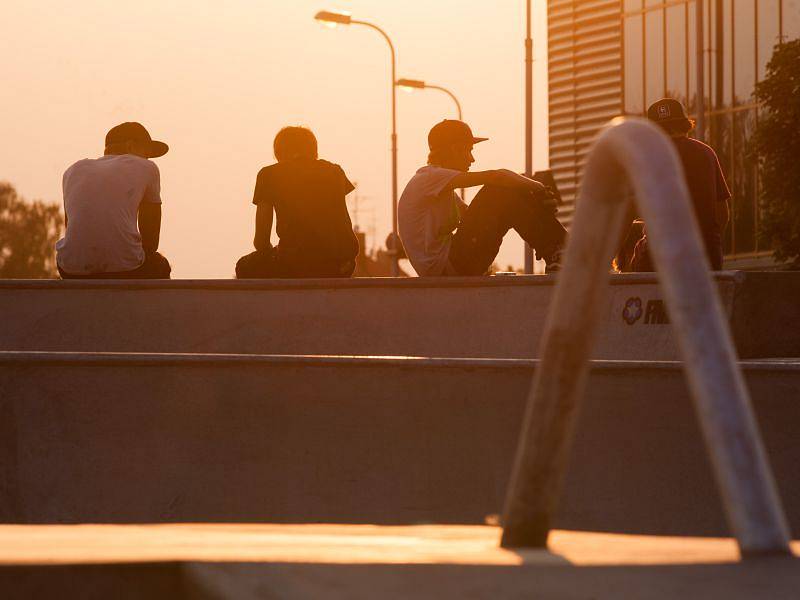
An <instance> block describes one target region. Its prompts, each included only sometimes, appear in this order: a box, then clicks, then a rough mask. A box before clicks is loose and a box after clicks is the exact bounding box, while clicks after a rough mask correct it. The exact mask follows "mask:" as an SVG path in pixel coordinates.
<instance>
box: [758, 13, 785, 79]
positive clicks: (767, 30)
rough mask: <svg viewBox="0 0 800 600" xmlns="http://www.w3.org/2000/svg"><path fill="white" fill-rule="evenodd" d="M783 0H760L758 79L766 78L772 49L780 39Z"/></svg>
mask: <svg viewBox="0 0 800 600" xmlns="http://www.w3.org/2000/svg"><path fill="white" fill-rule="evenodd" d="M780 3H781V0H758V65H757V66H758V71H757V73H756V75H757V77H758V80H759V81H761V80H762V79H764V76H765V75H766V73H767V63H768V62H769V59H770V58H771V57H772V50H773V49H774V48H775V44H777V43H778V41H779V40H780V10H779V8H780Z"/></svg>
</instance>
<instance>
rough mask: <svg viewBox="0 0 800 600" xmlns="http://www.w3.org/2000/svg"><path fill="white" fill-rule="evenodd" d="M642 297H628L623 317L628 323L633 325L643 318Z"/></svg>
mask: <svg viewBox="0 0 800 600" xmlns="http://www.w3.org/2000/svg"><path fill="white" fill-rule="evenodd" d="M642 312H643V311H642V299H641V298H637V297H633V298H628V301H627V302H626V303H625V308H623V309H622V318H623V319H624V320H625V322H626V323H627V324H628V325H633V324H634V323H636V321H638V320H639V319H641V318H642Z"/></svg>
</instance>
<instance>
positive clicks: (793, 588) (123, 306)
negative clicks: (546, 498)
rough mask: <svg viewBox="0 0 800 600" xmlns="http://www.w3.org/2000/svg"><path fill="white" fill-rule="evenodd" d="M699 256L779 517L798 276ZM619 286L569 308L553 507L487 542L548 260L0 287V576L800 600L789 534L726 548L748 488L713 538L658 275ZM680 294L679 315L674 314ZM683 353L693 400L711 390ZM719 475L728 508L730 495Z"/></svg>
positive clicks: (705, 483)
mask: <svg viewBox="0 0 800 600" xmlns="http://www.w3.org/2000/svg"><path fill="white" fill-rule="evenodd" d="M662 137H663V136H662ZM673 158H674V157H673ZM674 162H675V161H674V160H673V163H674ZM673 173H677V170H676V169H674V168H673ZM681 186H683V184H682V183H681ZM679 191H681V190H679ZM679 195H682V197H684V201H683V202H684V204H685V195H686V192H685V186H683V187H682V191H681V194H679ZM682 210H683V211H684V212H686V208H685V207H684V208H683V209H682ZM579 212H580V211H579ZM584 212H585V211H584ZM682 218H684V221H685V215H684V217H682ZM612 229H613V228H612ZM612 237H613V236H612ZM692 237H693V238H695V237H696V235H695V234H692ZM692 244H693V245H694V246H695V247H696V248H694V249H693V252H694V254H698V252H699V244H698V243H697V241H696V240H695V239H692V240H691V244H689V246H692ZM665 247H666V246H665ZM572 248H574V246H571V250H572ZM690 250H692V248H690ZM659 252H661V251H660V250H658V248H657V252H656V253H657V254H658V253H659ZM689 255H690V256H691V253H689ZM656 258H657V259H658V260H657V262H659V261H661V259H660V258H659V257H658V256H657V257H656ZM571 261H572V259H571V258H570V254H569V253H568V259H567V269H568V271H567V273H569V265H570V262H571ZM693 268H694V267H689V269H688V271H687V273H688V272H689V271H691V269H693ZM598 273H599V271H598ZM562 275H565V274H564V273H562ZM701 275H702V278H703V281H702V283H703V287H704V288H707V289H706V290H705V292H704V295H705V298H706V299H714V296H713V295H712V293H713V292H712V291H711V290H712V288H711V287H710V286H711V282H710V280H709V279H708V276H707V274H701ZM715 278H716V281H715V284H716V286H717V288H718V290H719V291H720V294H721V297H722V303H721V306H719V305H718V304H717V303H716V300H714V301H713V304H714V307H713V308H714V311H713V312H714V314H713V315H712V316H713V321H714V324H715V327H716V328H717V333H719V332H720V331H725V332H726V333H725V336H726V340H727V329H728V327H730V329H731V331H732V336H730V337H731V338H732V341H733V342H735V344H736V346H737V349H738V353H739V357H740V358H746V359H748V360H744V361H740V362H739V363H738V364H735V363H734V361H733V352H732V350H731V345H730V342H727V341H726V343H727V344H728V345H727V358H728V360H727V365H728V367H730V372H731V373H733V374H734V375H735V376H736V378H737V383H741V385H740V386H739V391H740V392H741V394H739V395H738V396H736V394H731V395H730V398H731V399H734V396H736V398H738V399H745V398H746V394H749V397H750V398H752V400H753V405H754V409H755V410H754V414H755V417H756V418H757V419H758V425H759V429H760V431H761V435H763V439H764V443H765V448H766V452H765V454H764V455H763V456H761V457H759V458H760V459H762V458H763V460H761V463H762V466H763V471H768V470H769V469H768V467H767V460H768V461H769V462H770V463H771V466H772V469H773V470H774V472H775V473H776V475H777V477H776V479H777V484H778V489H779V492H780V495H781V496H782V497H783V501H784V506H785V509H786V513H787V516H788V527H790V528H791V531H792V532H794V534H795V537H797V532H798V528H799V527H800V493H799V492H798V490H799V489H800V488H798V482H797V478H796V477H795V471H796V465H797V464H798V458H800V443H798V436H797V435H796V430H797V425H798V424H800V412H799V408H798V402H797V391H798V387H799V386H800V361H798V360H796V359H794V358H792V357H800V352H798V342H799V341H800V336H798V335H797V333H796V327H795V324H796V323H797V314H796V313H797V311H798V308H797V307H798V305H800V302H798V301H797V300H798V298H800V295H799V294H796V293H795V291H796V289H797V279H796V278H795V277H793V276H792V275H789V276H786V275H785V274H770V275H768V276H767V275H762V274H759V275H758V276H755V278H751V276H750V275H742V274H736V273H728V274H718V275H716V276H715ZM755 280H758V281H759V285H755V286H748V281H750V283H753V281H755ZM564 281H569V279H565V280H564ZM686 281H688V276H687V279H686ZM686 281H684V284H685V283H686ZM612 282H613V283H612V286H611V290H612V293H611V295H610V296H611V298H609V299H608V300H607V301H606V300H603V301H602V305H601V303H600V297H599V296H598V297H597V298H596V300H597V302H598V304H595V305H592V306H590V307H588V310H590V311H591V312H592V315H593V316H594V317H596V323H597V325H598V339H599V344H598V346H597V349H596V350H595V352H594V354H593V358H594V359H595V360H593V361H592V362H591V364H587V363H586V362H585V361H586V359H587V358H588V353H586V354H587V355H586V356H581V357H580V360H581V361H582V362H581V364H582V365H587V368H586V369H584V370H583V371H582V372H583V373H584V374H585V375H586V377H587V378H588V382H587V385H586V390H587V391H586V397H585V398H583V402H582V404H583V411H582V413H581V414H580V416H579V418H578V419H577V420H576V423H575V430H576V431H575V436H574V441H573V443H572V445H573V446H574V448H573V451H572V453H571V457H570V461H569V463H568V465H566V469H565V485H564V486H563V488H562V487H560V486H550V487H548V493H552V490H558V491H559V492H560V494H559V497H558V498H554V502H553V507H554V508H557V510H555V512H554V514H553V515H552V518H553V523H552V524H553V525H555V527H558V528H560V530H559V531H555V532H554V533H553V535H552V539H551V545H550V546H549V548H548V549H540V550H527V549H524V548H522V549H520V548H515V549H513V550H509V549H501V548H499V547H498V543H497V542H498V541H499V531H498V529H497V528H496V527H491V526H487V525H476V524H480V523H492V522H493V521H496V514H497V512H499V510H500V506H501V503H502V500H503V496H504V491H505V489H506V487H507V484H508V479H509V471H510V468H511V461H510V455H511V453H512V452H513V449H514V448H515V446H516V445H517V439H518V437H519V432H520V423H521V422H522V421H523V418H522V415H523V406H524V405H525V404H526V398H527V396H528V392H529V389H530V383H531V379H532V378H533V377H535V378H536V379H535V381H537V382H541V381H542V380H543V377H544V376H546V375H547V372H546V371H544V370H543V365H545V366H546V365H548V364H552V362H551V358H552V357H551V356H550V355H549V354H548V351H547V347H545V351H544V352H543V355H542V357H539V356H537V354H536V348H537V347H538V343H537V342H538V339H539V337H541V335H542V331H545V330H546V329H547V327H546V326H545V323H544V318H543V315H544V314H545V309H546V307H547V304H548V301H549V300H550V298H551V297H552V296H553V293H552V292H553V289H552V285H553V280H552V279H551V278H522V277H521V278H519V279H516V278H515V280H513V281H511V280H508V279H506V280H502V281H501V280H493V279H473V280H470V279H449V280H439V281H437V280H427V281H422V282H416V281H415V282H396V281H392V282H381V281H377V282H375V281H371V282H315V281H305V282H292V283H287V282H269V283H264V284H253V283H249V282H224V283H223V282H146V283H145V282H91V283H87V282H80V283H70V284H69V285H66V284H63V285H62V284H61V283H55V282H40V283H37V282H5V283H3V284H0V306H2V307H3V308H4V309H6V311H5V314H6V315H9V316H10V317H11V318H9V319H8V320H7V323H8V325H9V326H7V327H6V328H5V329H4V330H3V333H2V336H1V337H0V427H1V428H2V436H0V453H2V458H3V460H2V461H0V469H2V471H0V481H2V482H3V484H4V485H3V486H2V488H0V514H2V516H3V521H4V522H5V523H6V525H3V526H0V565H1V566H0V583H2V584H3V588H4V591H5V592H6V596H8V597H15V598H16V597H20V598H21V597H26V598H27V597H37V596H38V597H52V596H54V595H59V594H62V595H63V593H67V594H70V595H73V596H81V597H108V596H110V595H113V596H114V597H117V598H123V597H142V596H143V595H145V596H147V597H150V598H162V597H163V598H172V597H184V598H221V597H236V598H261V597H287V598H288V597H297V598H299V597H318V596H321V595H324V596H327V597H342V598H344V597H347V598H352V597H365V598H366V597H370V598H372V597H408V596H414V597H437V598H440V597H470V596H471V597H520V598H529V597H535V596H537V595H538V596H539V597H543V598H589V597H591V598H619V597H647V598H675V597H681V598H695V597H696V598H706V599H708V598H756V597H769V598H792V597H796V594H797V589H798V583H800V575H799V573H800V570H799V569H798V568H797V566H798V560H797V558H796V557H795V556H794V555H792V554H791V552H792V551H794V552H797V551H798V548H797V544H793V546H792V548H791V550H790V547H789V544H788V542H787V541H786V537H788V535H789V533H788V531H781V532H779V533H780V535H781V536H783V539H782V540H778V545H780V544H781V543H782V544H783V546H782V547H780V548H779V549H780V550H783V551H785V552H786V555H785V556H780V557H772V558H770V559H763V558H762V559H752V558H751V559H749V560H747V561H744V562H736V560H737V558H739V552H742V553H746V552H747V551H748V544H750V543H751V542H750V541H748V536H749V535H750V534H751V533H752V532H755V533H756V537H757V534H758V529H757V527H756V528H753V527H751V526H752V525H754V524H756V525H757V524H758V523H759V517H764V520H763V522H764V523H767V522H768V521H769V519H768V518H766V517H770V516H774V515H767V514H766V513H767V512H769V511H766V510H765V511H764V514H762V515H757V514H755V515H754V514H751V515H749V516H747V518H745V519H743V520H741V519H738V518H737V517H736V515H734V516H733V517H731V511H730V510H729V517H731V518H730V522H731V523H732V525H733V529H734V532H733V533H735V534H736V537H737V540H738V543H739V550H738V551H737V547H736V545H734V544H733V541H732V540H730V539H720V537H719V536H727V535H730V532H729V529H728V527H729V525H728V523H727V522H726V520H725V519H724V518H723V511H722V510H721V502H720V498H719V496H718V495H717V488H716V486H714V485H713V484H712V481H711V479H712V477H711V474H712V469H710V468H709V461H708V459H707V457H706V452H705V451H704V450H703V448H702V444H701V440H700V434H699V430H698V428H697V423H696V418H695V416H694V413H693V411H692V410H691V404H690V395H689V393H688V389H687V385H686V379H685V377H684V368H683V367H684V365H682V364H681V363H680V362H678V361H676V360H675V359H676V348H677V346H678V344H676V343H675V342H676V340H675V339H673V338H674V336H673V335H671V327H669V318H668V311H667V310H665V308H664V301H663V299H662V297H663V295H662V293H661V290H660V289H659V286H658V281H657V280H656V279H655V278H653V277H650V278H649V279H648V276H645V277H627V278H626V277H624V276H622V277H615V278H612ZM665 283H666V285H667V289H666V291H667V292H669V297H670V302H671V303H672V304H671V306H673V307H674V306H677V302H678V300H676V291H679V290H680V286H678V285H676V281H675V280H674V279H673V280H670V279H669V278H668V279H667V280H666V281H665ZM626 288H627V289H626ZM776 290H779V291H778V292H776ZM559 291H560V290H559ZM689 292H691V290H689ZM556 297H558V292H557V294H556ZM764 301H766V302H767V303H768V305H769V306H770V307H771V308H772V309H773V311H772V312H765V311H764V310H763V309H764V306H765V302H764ZM532 307H533V308H534V310H532ZM554 308H555V309H556V310H554V311H553V312H554V313H555V314H556V315H557V314H558V308H559V305H558V301H556V305H555V307H554ZM688 308H689V310H686V309H687V307H686V306H681V307H680V310H679V311H678V312H675V314H674V316H675V317H676V319H677V325H678V328H679V329H680V330H681V331H683V333H684V334H687V331H686V326H687V324H689V323H691V322H692V320H693V318H694V317H693V316H692V315H691V310H690V308H691V307H688ZM537 309H538V310H537ZM453 315H457V317H456V318H454V317H453ZM463 315H469V319H470V327H468V328H467V327H464V326H463V320H464V317H463ZM561 317H562V318H563V315H561ZM551 322H552V321H551ZM787 323H788V325H789V326H787ZM637 325H638V327H637ZM548 326H549V325H548ZM309 332H311V333H309ZM721 337H722V335H721V334H720V335H719V336H716V338H717V339H721ZM298 345H299V346H298ZM700 346H701V345H697V348H695V349H696V350H699V349H700ZM681 347H682V349H683V350H684V352H686V350H687V348H688V347H689V346H687V344H686V343H681ZM359 355H360V356H359ZM687 356H692V354H691V352H690V353H688V354H687ZM694 356H696V357H697V358H698V359H702V358H703V357H702V356H701V355H700V354H695V355H694ZM537 370H538V372H537ZM740 370H741V372H742V373H743V375H744V379H743V380H741V381H740V380H739V379H738V377H739V372H740ZM690 375H691V377H690V378H689V382H690V384H691V387H692V390H693V392H694V397H695V398H694V399H695V400H696V401H706V400H711V401H712V402H713V401H715V400H717V399H715V398H713V397H709V396H708V394H705V396H704V394H703V392H702V389H700V388H701V387H702V386H700V387H698V381H700V379H698V375H697V373H690ZM745 384H746V386H747V388H748V390H747V391H745V390H744V386H745ZM704 397H705V399H704ZM726 397H727V396H726ZM746 403H747V405H748V406H749V401H747V402H746ZM743 405H744V404H743V403H740V406H743ZM530 406H534V404H531V405H530ZM555 408H556V409H558V408H559V407H558V405H556V406H555ZM570 410H571V409H570ZM715 411H716V412H717V413H719V407H716V408H715ZM702 413H703V410H701V414H700V416H701V419H700V421H701V423H702V424H703V426H704V431H705V432H706V436H707V437H709V436H708V431H709V428H708V425H709V415H708V414H702ZM710 416H712V417H713V415H710ZM745 416H747V419H749V423H750V424H751V425H752V417H750V416H749V414H748V415H745ZM537 418H538V415H537V414H533V413H531V412H530V411H527V413H526V417H525V423H526V427H529V426H530V425H531V423H533V425H534V426H536V425H537V422H536V419H537ZM745 433H747V435H743V437H742V438H741V439H738V441H739V442H741V443H739V444H738V445H739V447H741V448H752V447H753V446H752V444H750V442H752V441H753V440H754V439H755V437H756V436H757V434H756V433H755V428H754V427H751V431H750V432H749V433H748V432H745ZM711 437H712V438H713V436H711ZM523 439H524V438H523ZM728 442H730V440H726V441H725V443H726V444H727V443H728ZM759 443H760V442H759ZM709 446H710V447H711V449H712V455H713V457H714V471H715V472H716V474H719V473H720V472H721V471H724V470H725V468H726V465H725V464H724V462H725V456H724V453H720V452H716V450H717V448H715V443H714V440H713V439H712V440H710V443H709ZM730 446H731V447H733V446H735V444H730ZM522 447H523V448H524V446H522ZM541 447H542V446H541V445H540V448H541ZM534 450H536V449H535V448H534ZM747 454H748V452H744V453H740V455H741V456H746V455H747ZM750 454H751V455H752V453H750ZM522 455H523V454H519V455H518V456H522ZM523 462H524V461H523ZM518 464H521V463H520V461H518ZM732 464H735V461H734V463H732ZM545 466H546V465H545ZM553 469H554V470H556V469H560V465H558V466H553ZM734 471H735V469H734ZM751 473H752V472H751ZM517 475H519V471H517ZM736 476H737V474H736V473H735V472H734V473H733V479H735V478H736ZM721 479H722V485H721V488H722V490H723V494H724V496H725V500H726V506H727V507H728V508H730V506H731V500H733V501H734V503H736V501H743V500H744V498H743V496H746V495H747V494H742V495H740V497H739V498H736V495H737V493H738V492H737V491H736V490H734V493H732V492H731V490H732V489H733V488H731V486H727V485H726V483H725V477H723V478H721ZM734 487H735V486H734ZM761 487H762V489H763V486H761ZM758 488H759V486H758V485H753V486H752V489H753V490H755V491H758ZM740 491H741V488H740ZM755 496H758V494H752V495H750V497H748V498H747V500H748V501H749V500H751V499H752V498H753V497H755ZM742 504H743V505H744V504H746V502H742ZM767 504H768V503H762V504H761V507H762V508H765V507H766V508H769V506H767ZM773 508H775V509H776V510H775V511H774V514H778V513H779V512H780V508H779V506H778V503H777V500H776V501H775V502H774V503H773ZM548 510H549V509H548ZM507 514H510V513H507ZM780 516H781V518H782V515H780ZM186 521H193V522H195V524H194V525H188V524H184V525H181V524H180V522H186ZM199 521H201V522H207V524H206V525H201V524H197V522H199ZM336 522H339V523H342V525H339V526H336V525H331V524H330V523H336ZM87 523H103V524H105V525H87ZM111 523H114V524H116V525H110V524H111ZM154 523H163V525H158V524H154ZM234 523H241V525H238V526H237V525H235V524H234ZM265 523H271V525H265ZM321 523H328V525H322V524H321ZM423 523H433V524H431V525H428V526H425V525H422V524H423ZM359 524H362V525H359ZM376 524H380V525H376ZM470 524H472V525H471V526H470ZM550 525H551V523H550V519H549V518H548V520H547V523H546V526H547V528H548V531H549V527H550ZM781 526H782V527H783V528H784V530H785V529H786V526H785V525H784V524H783V523H781ZM748 528H750V531H749V532H748V531H747V530H748ZM570 530H583V531H581V532H576V531H570ZM603 530H607V531H613V532H614V534H604V533H597V532H601V531H603ZM587 531H589V532H591V531H594V532H595V533H587ZM622 532H624V534H623V533H622ZM625 534H627V535H625ZM632 534H635V535H632ZM659 536H661V537H659ZM664 536H682V537H680V538H677V539H676V538H674V537H664ZM688 536H691V537H688ZM768 543H769V542H768ZM773 547H777V546H773ZM65 590H66V592H65Z"/></svg>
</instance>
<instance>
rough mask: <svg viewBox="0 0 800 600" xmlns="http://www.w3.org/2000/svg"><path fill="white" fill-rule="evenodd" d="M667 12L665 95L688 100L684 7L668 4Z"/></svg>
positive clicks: (685, 101) (684, 100) (683, 100)
mask: <svg viewBox="0 0 800 600" xmlns="http://www.w3.org/2000/svg"><path fill="white" fill-rule="evenodd" d="M666 14H667V38H666V48H667V90H666V95H667V96H670V97H672V98H676V99H677V100H680V101H681V102H683V103H684V104H686V103H687V101H688V90H687V89H686V7H685V6H670V7H668V8H667V10H666Z"/></svg>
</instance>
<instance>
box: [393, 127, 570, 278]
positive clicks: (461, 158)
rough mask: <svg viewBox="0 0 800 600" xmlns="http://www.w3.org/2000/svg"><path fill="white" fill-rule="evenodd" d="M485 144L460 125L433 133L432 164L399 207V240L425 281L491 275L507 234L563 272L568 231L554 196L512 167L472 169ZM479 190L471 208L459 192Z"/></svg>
mask: <svg viewBox="0 0 800 600" xmlns="http://www.w3.org/2000/svg"><path fill="white" fill-rule="evenodd" d="M486 139H487V138H476V137H474V136H473V135H472V130H471V129H470V128H469V126H468V125H467V124H466V123H463V122H462V121H455V120H444V121H442V122H441V123H438V124H437V125H435V126H434V127H433V129H431V131H430V133H429V134H428V146H429V148H430V154H429V155H428V165H427V166H425V167H422V168H421V169H419V170H418V171H417V173H416V174H415V175H414V177H412V178H411V180H410V181H409V182H408V185H406V188H405V190H404V191H403V194H402V196H401V197H400V202H399V204H398V220H399V226H400V227H399V228H400V239H401V240H402V242H403V245H404V247H405V251H406V254H407V255H408V258H409V260H410V261H411V265H412V266H413V267H414V269H415V270H416V271H417V274H418V275H420V276H421V277H425V276H436V275H483V274H485V273H486V272H487V271H488V270H489V267H491V265H492V262H494V259H495V257H496V256H497V252H498V251H499V250H500V244H501V243H502V241H503V236H505V234H506V233H508V230H509V229H514V230H516V231H517V233H519V234H520V236H521V237H522V239H524V240H525V241H526V242H528V244H530V246H531V248H533V249H534V250H535V251H536V254H537V256H538V257H539V258H540V259H544V260H545V262H546V263H547V271H548V272H551V271H555V270H557V269H558V268H559V267H560V261H561V253H562V250H563V248H564V245H565V243H566V236H567V233H566V230H565V229H564V227H563V226H562V225H561V223H559V221H558V219H556V216H555V212H556V211H555V204H556V202H555V198H554V196H553V195H552V193H551V192H549V191H548V190H547V189H546V188H545V187H544V186H543V185H542V184H541V183H539V182H537V181H534V180H532V179H528V178H527V177H524V176H522V175H518V174H516V173H514V172H513V171H509V170H506V169H500V170H494V171H480V172H475V173H470V172H469V168H470V165H471V164H472V163H473V162H475V159H474V158H473V156H472V147H473V145H474V144H477V143H479V142H483V141H485V140H486ZM479 185H480V186H483V189H481V191H480V192H478V194H477V195H476V196H475V198H474V199H473V200H472V202H471V203H470V205H469V206H467V204H465V203H464V201H463V200H462V199H461V198H459V197H458V195H457V194H456V192H455V190H456V189H458V188H467V187H473V186H479Z"/></svg>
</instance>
